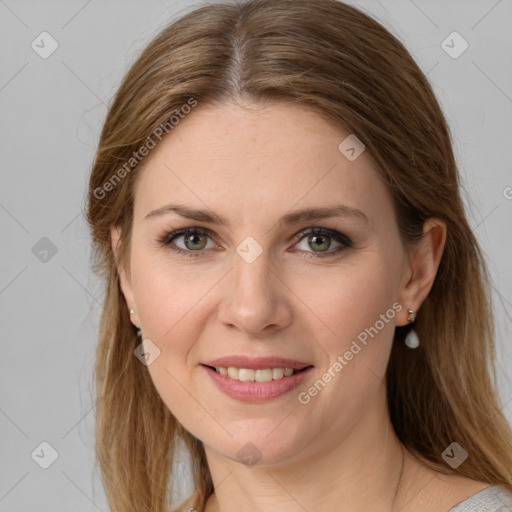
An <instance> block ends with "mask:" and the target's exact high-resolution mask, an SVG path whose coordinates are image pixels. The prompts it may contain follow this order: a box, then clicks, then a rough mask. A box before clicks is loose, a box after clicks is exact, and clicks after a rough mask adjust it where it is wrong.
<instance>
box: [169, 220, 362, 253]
mask: <svg viewBox="0 0 512 512" xmlns="http://www.w3.org/2000/svg"><path fill="white" fill-rule="evenodd" d="M183 235H207V236H208V237H210V238H214V235H213V232H212V231H210V230H209V229H207V228H195V227H194V228H184V229H178V230H176V231H172V232H171V233H167V234H166V235H165V236H164V237H163V238H161V239H159V242H160V244H161V245H163V246H164V247H170V245H171V243H172V242H173V241H174V240H175V239H176V238H179V237H180V236H183ZM308 235H323V236H328V237H329V238H333V239H334V240H336V241H337V242H339V243H341V244H342V245H341V246H339V247H337V248H336V249H334V250H332V251H329V252H326V253H313V254H314V256H303V257H304V258H328V257H333V256H335V255H337V254H338V253H339V252H341V251H343V250H344V249H346V248H350V247H352V241H351V240H350V238H348V237H347V236H346V235H344V234H342V233H339V232H338V231H334V230H332V229H327V228H309V229H307V230H304V231H301V232H300V233H298V234H297V235H296V236H297V237H299V239H298V241H297V243H299V242H301V241H302V239H303V238H305V237H306V236H308ZM171 249H172V250H173V251H174V252H177V253H178V254H182V255H184V256H186V257H191V258H194V257H198V256H200V255H201V253H202V252H204V251H202V250H200V251H185V250H183V249H180V248H179V247H172V248H171ZM194 252H197V254H194ZM306 252H309V251H306Z"/></svg>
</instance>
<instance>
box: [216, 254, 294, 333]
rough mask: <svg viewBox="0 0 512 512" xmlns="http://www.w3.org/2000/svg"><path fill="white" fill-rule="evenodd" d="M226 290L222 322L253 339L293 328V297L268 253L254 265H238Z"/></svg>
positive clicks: (261, 256)
mask: <svg viewBox="0 0 512 512" xmlns="http://www.w3.org/2000/svg"><path fill="white" fill-rule="evenodd" d="M228 275H229V279H228V280H227V283H226V285H225V287H224V288H223V294H224V295H223V298H222V301H221V304H220V306H219V313H218V317H219V320H220V321H221V322H222V323H223V324H224V325H226V326H227V327H229V328H237V329H239V330H240V331H242V332H243V333H244V334H246V335H249V336H251V337H261V336H268V335H269V334H271V333H273V332H274V331H279V330H280V329H283V328H285V327H287V326H288V325H290V323H291V320H292V309H291V304H290V302H289V301H290V298H291V296H292V295H293V294H292V292H291V291H290V289H289V288H288V287H287V285H286V284H285V283H284V281H283V280H282V278H281V277H280V276H278V275H277V271H276V270H274V269H273V268H271V266H270V265H269V260H268V258H267V257H266V256H265V252H263V254H261V255H260V256H259V257H258V258H257V259H256V260H255V261H253V262H252V263H247V262H246V261H244V260H243V259H242V258H238V259H237V261H235V264H234V268H233V270H232V271H231V272H229V274H228Z"/></svg>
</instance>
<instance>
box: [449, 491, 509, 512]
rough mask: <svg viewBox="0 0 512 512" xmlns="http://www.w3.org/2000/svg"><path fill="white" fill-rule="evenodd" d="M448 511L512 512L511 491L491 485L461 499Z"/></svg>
mask: <svg viewBox="0 0 512 512" xmlns="http://www.w3.org/2000/svg"><path fill="white" fill-rule="evenodd" d="M448 512H512V493H511V492H510V491H508V490H507V489H506V488H505V487H502V486H501V485H491V486H489V487H486V488H485V489H482V490H481V491H479V492H477V493H476V494H473V495H472V496H470V497H469V498H467V499H465V500H464V501H461V502H460V503H458V504H457V505H455V506H454V507H452V508H451V509H450V510H449V511H448Z"/></svg>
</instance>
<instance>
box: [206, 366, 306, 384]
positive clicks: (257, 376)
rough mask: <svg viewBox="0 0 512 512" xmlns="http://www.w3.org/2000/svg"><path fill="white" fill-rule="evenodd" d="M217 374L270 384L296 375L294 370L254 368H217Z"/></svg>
mask: <svg viewBox="0 0 512 512" xmlns="http://www.w3.org/2000/svg"><path fill="white" fill-rule="evenodd" d="M215 371H216V372H217V373H220V374H221V375H227V376H228V377H231V378H232V379H237V380H241V381H249V382H251V381H252V382H270V381H271V380H277V379H282V378H283V377H289V376H290V375H293V374H294V373H296V371H297V370H294V369H293V368H265V369H262V370H253V369H252V368H234V367H232V366H230V367H229V368H226V367H223V366H219V367H216V368H215Z"/></svg>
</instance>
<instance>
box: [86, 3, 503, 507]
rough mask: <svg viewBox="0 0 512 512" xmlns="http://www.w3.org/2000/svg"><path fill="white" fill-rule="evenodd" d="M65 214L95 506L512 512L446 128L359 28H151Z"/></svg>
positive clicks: (381, 44)
mask: <svg viewBox="0 0 512 512" xmlns="http://www.w3.org/2000/svg"><path fill="white" fill-rule="evenodd" d="M88 221H89V223H90V227H91V232H92V237H93V243H94V248H95V256H96V260H95V269H96V270H97V271H98V272H99V273H101V274H102V275H103V276H104V278H105V283H106V297H105V304H104V310H103V315H102V320H101V327H100V333H99V345H98V353H97V363H96V377H97V392H98V398H99V401H98V408H97V458H98V462H99V464H100V468H101V471H102V477H103V481H104V485H105V489H106V493H107V497H108V500H109V503H110V506H111V510H112V511H113V512H121V511H122V512H130V511H138V512H140V511H143V510H145V511H157V512H162V511H164V510H189V511H192V510H197V511H207V512H216V511H220V512H230V511H232V510H237V511H240V510H244V511H245V510H253V511H257V510H287V511H288V510H290V511H295V510H297V511H299V510H309V511H313V510H324V511H338V510H345V511H350V512H352V511H362V510H364V511H367V510H372V511H395V510H397V511H398V510H400V511H402V512H403V511H415V512H418V511H420V512H424V511H425V512H426V511H448V510H453V511H458V512H460V511H463V510H512V508H511V503H512V501H511V497H512V494H510V492H511V491H512V434H511V429H510V426H509V425H508V423H507V421H506V419H505V418H504V416H503V414H502V412H501V411H500V405H499V403H498V399H497V395H496V391H495V383H494V380H492V379H491V376H490V375H489V373H488V370H487V363H488V362H489V361H491V362H492V360H493V358H494V345H493V342H494V341H493V340H494V333H493V318H492V312H491V309H490V302H489V292H488V290H489V289H488V283H487V274H486V267H485V262H484V261H483V258H482V255H481V252H480V249H479V246H478V243H477V241H476V239H475V237H474V235H473V233H472V231H471V229H470V227H469V225H468V222H467V220H466V214H465V211H464V208H463V204H462V201H461V197H460V193H459V186H458V175H457V169H456V164H455V161H454V156H453V151H452V147H451V142H450V135H449V131H448V128H447V125H446V121H445V119H444V117H443V114H442V112H441V110H440V107H439V105H438V102H437V100H436V98H435V96H434V94H433V92H432V89H431V87H430V85H429V84H428V82H427V80H426V78H425V76H424V75H423V73H422V72H421V70H420V69H419V68H418V66H417V65H416V64H415V62H414V61H413V59H412V58H411V56H410V55H409V53H408V52H407V51H406V49H405V48H404V46H403V45H402V44H401V43H400V42H399V41H398V40H397V39H396V38H395V37H394V36H392V35H391V34H390V33H389V32H388V31H387V30H386V29H385V28H383V27H382V26H381V25H380V24H378V23H377V22H376V21H374V20H373V19H371V18H370V17H369V16H367V15H366V14H363V13H362V12H361V11H359V10H357V9H355V8H353V7H351V6H348V5H345V4H343V3H341V2H336V1H333V0H321V1H317V0H315V1H311V0H301V1H296V0H255V1H249V2H246V3H243V4H239V5H228V4H217V5H208V6H205V7H202V8H199V9H197V10H195V11H193V12H191V13H189V14H187V15H185V16H183V17H182V18H181V19H180V20H178V21H176V22H175V23H173V24H171V25H170V26H168V27H167V28H166V29H165V30H163V31H162V32H161V33H160V34H159V35H158V36H157V37H156V38H155V39H154V41H152V42H151V43H150V44H149V45H148V47H147V48H146V49H145V50H144V52H143V53H142V55H141V56H140V57H139V58H138V60H137V61H136V62H135V63H134V64H133V66H132V67H131V69H130V70H129V72H128V73H127V75H126V77H125V78H124V80H123V83H122V84H121V86H120V88H119V91H118V92H117V95H116V97H115V99H114V101H113V103H112V105H111V107H110V110H109V113H108V115H107V119H106V121H105V125H104V128H103V132H102V134H101V140H100V142H99V147H98V151H97V154H96V157H95V161H94V165H93V168H92V172H91V178H90V189H89V203H88ZM180 442H183V443H184V446H185V447H186V449H187V450H188V453H189V454H190V455H191V460H192V464H193V465H192V468H193V478H194V480H193V493H192V494H191V496H190V497H189V498H188V499H187V500H185V501H184V502H183V503H181V504H176V503H174V502H172V503H171V491H172V487H173V484H174V485H179V482H177V483H176V480H177V479H178V478H179V476H180V475H179V474H178V472H177V467H176V466H173V463H174V462H176V459H177V457H176V456H175V454H176V450H177V448H178V447H179V446H180V445H179V443H180ZM486 507H487V508H486Z"/></svg>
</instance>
